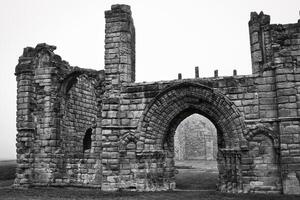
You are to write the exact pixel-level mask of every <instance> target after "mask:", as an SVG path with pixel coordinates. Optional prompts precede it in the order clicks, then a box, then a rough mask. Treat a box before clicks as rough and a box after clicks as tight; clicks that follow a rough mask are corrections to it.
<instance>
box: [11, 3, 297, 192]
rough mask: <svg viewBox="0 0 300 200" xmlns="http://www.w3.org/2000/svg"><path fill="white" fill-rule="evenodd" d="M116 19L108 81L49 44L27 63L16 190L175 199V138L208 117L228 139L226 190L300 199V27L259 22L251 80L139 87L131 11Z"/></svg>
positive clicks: (223, 157)
mask: <svg viewBox="0 0 300 200" xmlns="http://www.w3.org/2000/svg"><path fill="white" fill-rule="evenodd" d="M105 19H106V26H105V66H104V70H100V71H96V70H89V69H83V68H78V67H72V66H70V65H69V64H68V63H67V62H66V61H63V60H62V59H61V57H60V56H58V55H56V54H55V53H54V50H55V48H56V47H54V46H50V45H47V44H38V45H37V46H36V47H35V48H32V47H27V48H25V49H24V52H23V55H22V56H21V57H20V58H19V63H18V65H17V66H16V69H15V75H16V78H17V83H18V84H17V87H18V90H17V91H18V92H17V132H18V133H17V145H16V146H17V163H18V167H17V176H16V179H15V183H14V185H15V186H16V187H21V188H24V187H30V186H82V187H95V188H99V189H100V188H101V190H103V191H117V190H136V191H159V190H172V189H174V188H175V187H176V183H175V167H174V134H175V130H176V128H177V126H178V124H180V122H181V121H182V120H184V119H185V118H186V117H188V116H190V115H192V114H201V115H203V116H205V117H207V118H208V119H209V120H210V121H211V122H212V123H213V124H214V125H215V127H216V129H217V145H218V153H217V162H218V170H219V183H218V190H220V191H223V192H231V193H236V192H244V193H248V192H255V193H284V194H297V193H298V194H299V193H300V183H299V181H300V180H299V179H300V22H298V23H295V24H286V25H281V24H270V16H268V15H265V14H263V13H262V12H261V13H260V14H257V13H255V12H253V13H251V18H250V21H249V30H250V31H249V32H250V47H251V57H252V72H253V73H252V74H251V75H236V72H235V73H234V75H233V76H227V77H218V74H217V72H216V73H215V77H210V78H199V76H198V75H197V74H196V78H194V79H180V80H171V81H159V82H152V83H135V29H134V25H133V20H132V17H131V11H130V7H129V6H127V5H113V6H112V7H111V10H109V11H106V12H105Z"/></svg>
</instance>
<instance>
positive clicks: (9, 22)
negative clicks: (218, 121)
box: [0, 0, 300, 159]
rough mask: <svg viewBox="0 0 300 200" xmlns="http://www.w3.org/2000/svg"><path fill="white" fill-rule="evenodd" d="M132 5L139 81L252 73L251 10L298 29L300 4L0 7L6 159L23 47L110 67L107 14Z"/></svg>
mask: <svg viewBox="0 0 300 200" xmlns="http://www.w3.org/2000/svg"><path fill="white" fill-rule="evenodd" d="M116 3H123V4H129V5H130V6H131V10H132V13H133V18H134V23H135V27H136V80H137V82H141V81H158V80H170V79H175V78H177V73H179V72H181V73H182V75H183V78H192V77H194V67H195V66H199V71H200V77H209V76H213V71H214V70H215V69H218V70H219V76H225V75H231V74H232V71H233V69H237V72H238V74H250V73H251V61H250V47H249V35H248V21H249V19H250V12H251V11H257V12H260V11H262V10H263V11H264V13H266V14H269V15H271V23H281V24H285V23H296V22H297V20H298V19H299V10H300V1H299V0H285V1H284V0H226V1H225V0H180V1H179V0H147V1H146V0H136V1H133V0H131V1H130V0H127V1H125V0H118V1H115V0H0V29H1V31H0V67H1V72H0V76H1V77H0V81H1V84H0V87H1V102H0V128H1V129H0V159H14V158H15V156H16V153H15V152H16V150H15V143H16V142H15V139H16V122H15V121H16V80H15V76H14V69H15V66H16V64H17V62H18V57H19V56H20V55H21V54H22V51H23V48H24V47H27V46H32V47H35V46H36V44H38V43H44V42H45V43H48V44H51V45H55V46H57V50H56V51H55V52H56V53H57V54H59V55H60V56H61V57H62V58H63V59H64V60H66V61H68V62H69V63H70V64H71V65H72V66H79V67H82V68H93V69H98V70H100V69H103V68H104V59H103V58H104V27H105V25H104V11H105V10H108V9H110V6H111V5H112V4H116Z"/></svg>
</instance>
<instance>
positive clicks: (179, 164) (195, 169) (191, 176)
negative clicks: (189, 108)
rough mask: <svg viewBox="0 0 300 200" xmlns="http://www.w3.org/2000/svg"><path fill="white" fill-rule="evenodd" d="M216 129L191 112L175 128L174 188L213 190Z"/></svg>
mask: <svg viewBox="0 0 300 200" xmlns="http://www.w3.org/2000/svg"><path fill="white" fill-rule="evenodd" d="M217 152H218V143H217V129H216V127H215V126H214V125H213V123H212V122H211V121H210V120H209V119H207V118H206V117H204V116H202V115H199V114H192V115H190V116H189V117H187V118H185V119H184V120H183V121H182V122H181V123H180V124H179V125H178V127H177V128H176V131H175V135H174V161H175V169H176V175H175V179H176V188H177V189H184V190H186V189H188V190H216V186H217V183H218V168H217Z"/></svg>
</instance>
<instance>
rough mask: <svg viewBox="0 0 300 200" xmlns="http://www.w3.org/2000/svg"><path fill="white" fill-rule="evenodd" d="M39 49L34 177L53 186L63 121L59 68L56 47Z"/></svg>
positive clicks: (44, 45)
mask: <svg viewBox="0 0 300 200" xmlns="http://www.w3.org/2000/svg"><path fill="white" fill-rule="evenodd" d="M35 49H36V69H35V74H34V84H35V93H36V110H35V117H36V135H35V143H34V149H35V163H34V170H35V171H34V176H35V179H37V180H38V181H37V183H36V184H38V185H49V184H52V183H53V181H54V172H55V171H56V164H57V159H56V153H57V152H56V150H57V144H58V141H59V138H58V137H57V136H58V132H59V128H58V127H59V123H60V120H59V118H58V116H57V111H56V110H55V109H56V106H55V104H56V101H57V97H58V94H57V93H56V92H54V91H58V88H59V85H58V77H57V67H56V65H55V62H54V60H53V59H52V57H53V56H54V53H53V51H54V50H55V49H56V47H55V46H50V45H47V44H39V45H37V47H36V48H35Z"/></svg>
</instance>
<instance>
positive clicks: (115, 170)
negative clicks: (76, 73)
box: [101, 5, 135, 191]
mask: <svg viewBox="0 0 300 200" xmlns="http://www.w3.org/2000/svg"><path fill="white" fill-rule="evenodd" d="M105 20H106V25H105V82H106V92H105V93H104V98H103V101H102V122H101V126H102V158H101V159H102V164H103V167H102V169H103V173H102V174H103V179H102V186H101V189H102V190H104V191H115V190H118V189H119V188H120V187H122V186H121V185H120V180H119V178H117V177H119V174H120V153H119V146H118V139H119V137H120V134H121V133H120V130H121V129H122V127H125V126H126V127H128V122H127V121H126V120H121V114H120V113H121V112H123V111H124V109H126V108H123V107H120V104H121V103H122V101H123V100H122V99H121V98H120V96H121V95H120V88H121V86H122V84H126V83H132V82H134V81H135V30H134V25H133V19H132V17H131V11H130V6H128V5H112V6H111V10H109V11H106V12H105ZM123 113H124V112H123Z"/></svg>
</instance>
